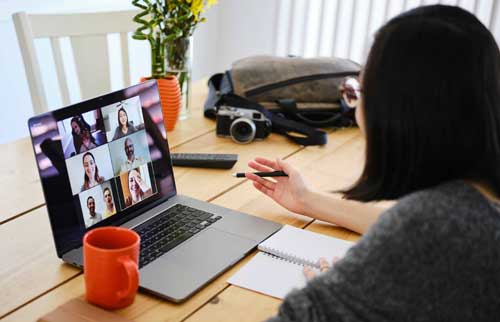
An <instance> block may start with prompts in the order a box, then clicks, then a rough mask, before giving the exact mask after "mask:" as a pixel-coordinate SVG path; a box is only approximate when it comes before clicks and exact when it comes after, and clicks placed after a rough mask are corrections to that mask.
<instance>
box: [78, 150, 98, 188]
mask: <svg viewBox="0 0 500 322" xmlns="http://www.w3.org/2000/svg"><path fill="white" fill-rule="evenodd" d="M87 155H90V156H91V157H92V160H94V164H95V174H94V179H95V181H97V182H99V183H100V181H102V180H101V177H100V176H99V168H98V167H97V163H95V158H94V155H93V154H92V153H90V152H86V153H85V154H84V155H83V157H82V163H83V160H84V159H85V157H86V156H87ZM83 179H84V182H85V185H88V183H89V177H88V176H87V173H86V172H85V174H84V177H83Z"/></svg>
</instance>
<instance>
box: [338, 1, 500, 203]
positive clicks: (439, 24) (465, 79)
mask: <svg viewBox="0 0 500 322" xmlns="http://www.w3.org/2000/svg"><path fill="white" fill-rule="evenodd" d="M499 62H500V52H499V50H498V46H497V44H496V42H495V39H494V38H493V36H492V35H491V33H490V32H489V31H488V30H487V29H486V28H485V27H484V26H483V25H482V24H481V22H480V21H479V20H478V19H477V18H476V17H474V15H472V14H471V13H469V12H467V11H465V10H463V9H460V8H458V7H451V6H442V5H435V6H425V7H419V8H417V9H414V10H411V11H409V12H407V13H404V14H402V15H400V16H398V17H396V18H394V19H392V20H390V21H389V22H388V23H387V24H386V25H385V26H383V27H382V28H381V29H380V30H379V31H378V33H377V34H376V38H375V42H374V44H373V47H372V49H371V51H370V54H369V56H368V60H367V63H366V67H365V70H364V72H363V79H362V86H361V87H362V93H363V101H364V108H363V111H362V112H363V114H364V124H365V135H366V156H365V158H366V159H365V167H364V170H363V173H362V174H361V177H360V178H359V179H358V181H357V182H356V183H355V184H354V185H353V186H352V187H351V188H349V189H348V190H345V191H343V192H344V196H345V197H346V198H348V199H356V200H360V201H372V200H382V199H395V198H399V197H401V196H403V195H405V194H408V193H410V192H413V191H416V190H420V189H424V188H428V187H432V186H435V185H438V184H440V183H442V182H445V181H449V180H456V179H464V180H470V181H473V182H477V183H483V184H486V185H487V186H488V187H489V188H491V189H493V191H495V192H496V193H497V194H498V193H500V163H499V162H500V143H499V140H500V131H499V129H500V78H499V72H500V65H499Z"/></svg>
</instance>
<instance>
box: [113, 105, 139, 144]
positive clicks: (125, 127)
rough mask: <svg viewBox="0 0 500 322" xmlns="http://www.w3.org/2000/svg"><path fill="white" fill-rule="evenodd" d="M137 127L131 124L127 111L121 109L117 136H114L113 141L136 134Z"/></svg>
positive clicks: (116, 131)
mask: <svg viewBox="0 0 500 322" xmlns="http://www.w3.org/2000/svg"><path fill="white" fill-rule="evenodd" d="M136 131H137V129H136V128H135V126H134V125H133V124H132V123H131V122H129V120H128V114H127V111H126V110H125V109H124V108H123V107H120V109H119V110H118V126H117V127H116V130H115V134H114V135H113V140H116V139H119V138H122V137H124V136H125V135H128V134H132V133H134V132H136Z"/></svg>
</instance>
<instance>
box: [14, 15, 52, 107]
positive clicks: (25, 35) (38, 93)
mask: <svg viewBox="0 0 500 322" xmlns="http://www.w3.org/2000/svg"><path fill="white" fill-rule="evenodd" d="M12 19H13V21H14V26H15V28H16V34H17V39H18V42H19V47H20V48H21V54H22V57H23V61H24V69H25V72H26V77H27V79H28V86H29V89H30V95H31V104H32V105H33V112H34V113H35V114H40V113H43V112H46V111H47V110H48V109H47V100H46V97H45V90H44V88H43V82H42V74H41V72H40V65H39V63H38V58H37V56H36V51H35V44H34V42H33V30H32V28H31V26H30V23H29V21H28V16H27V15H26V13H24V12H18V13H15V14H14V15H13V16H12Z"/></svg>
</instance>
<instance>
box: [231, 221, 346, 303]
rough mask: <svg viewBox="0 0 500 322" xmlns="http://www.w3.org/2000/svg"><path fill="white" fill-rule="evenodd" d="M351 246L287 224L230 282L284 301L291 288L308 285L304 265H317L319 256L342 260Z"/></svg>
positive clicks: (260, 247)
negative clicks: (340, 258) (335, 257)
mask: <svg viewBox="0 0 500 322" xmlns="http://www.w3.org/2000/svg"><path fill="white" fill-rule="evenodd" d="M352 245H354V243H352V242H348V241H344V240H341V239H337V238H333V237H328V236H325V235H321V234H318V233H314V232H311V231H307V230H303V229H298V228H295V227H292V226H288V225H286V226H284V227H283V228H281V230H280V231H278V232H277V233H275V234H274V235H273V236H271V237H270V238H268V239H267V240H265V241H264V242H262V243H261V244H260V245H259V249H260V250H262V252H259V253H258V254H257V255H255V257H254V258H252V259H251V260H250V261H249V262H248V263H247V264H246V265H245V266H243V267H242V268H241V269H240V270H239V271H238V272H236V274H234V275H233V276H232V277H231V278H229V280H228V283H231V284H233V285H237V286H240V287H243V288H246V289H250V290H253V291H256V292H259V293H263V294H267V295H270V296H273V297H277V298H280V299H283V298H284V297H285V296H286V294H288V293H289V292H290V291H291V290H292V289H294V288H302V287H303V286H305V284H306V278H305V276H304V273H303V264H308V265H311V266H315V265H316V264H317V261H318V259H319V258H320V257H325V258H327V260H328V261H331V259H332V258H333V257H334V256H337V257H342V256H343V255H344V254H345V252H346V251H347V250H348V249H349V248H350V247H351V246H352ZM270 254H273V255H275V256H273V255H270ZM313 264H314V265H313ZM316 271H317V270H316ZM317 272H318V271H317Z"/></svg>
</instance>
